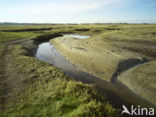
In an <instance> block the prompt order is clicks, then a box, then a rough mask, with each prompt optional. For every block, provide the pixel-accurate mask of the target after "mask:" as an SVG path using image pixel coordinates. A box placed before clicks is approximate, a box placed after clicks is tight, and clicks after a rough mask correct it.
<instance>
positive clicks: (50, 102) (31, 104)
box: [0, 24, 156, 117]
mask: <svg viewBox="0 0 156 117" xmlns="http://www.w3.org/2000/svg"><path fill="white" fill-rule="evenodd" d="M44 28H52V29H51V30H40V29H44ZM33 29H35V30H34V31H31V30H33ZM4 30H5V31H8V32H4ZM16 30H18V31H19V32H15V31H16ZM66 33H69V34H70V33H72V34H73V33H75V34H80V35H90V36H91V38H90V39H86V40H78V39H73V38H69V39H66V38H59V39H54V40H52V41H51V42H52V43H53V44H54V46H55V47H56V48H57V50H58V51H60V53H61V54H62V55H63V56H65V57H66V58H68V59H70V60H71V61H72V62H73V63H74V64H75V63H76V64H78V66H79V69H80V70H82V71H85V72H88V73H90V74H92V75H95V76H98V77H100V78H101V79H104V80H107V81H109V82H110V81H111V77H112V75H113V73H114V72H115V71H116V69H117V66H118V64H119V63H120V62H121V61H123V60H127V59H129V58H138V57H145V58H147V59H151V60H153V59H155V57H156V54H155V53H156V36H155V34H156V25H155V24H139V25H137V24H135V25H134V24H103V25H98V24H97V25H96V24H94V25H87V24H84V25H19V26H0V95H1V97H0V101H1V104H2V99H4V96H5V98H6V99H5V100H3V101H5V103H4V102H3V104H4V105H1V106H3V108H4V107H5V109H4V110H1V111H0V114H1V115H0V116H2V117H18V116H19V117H20V116H43V117H44V116H45V117H47V116H54V117H58V116H63V117H73V116H74V117H81V116H82V117H83V116H84V117H87V116H88V117H89V116H93V117H94V116H99V117H102V116H108V117H109V116H110V117H111V116H113V117H114V116H118V112H117V110H116V109H115V108H113V107H112V106H111V104H110V103H109V102H108V101H107V99H106V97H105V96H103V95H101V94H100V93H98V92H97V90H96V89H95V87H94V86H93V85H89V84H83V83H81V82H76V81H73V80H72V79H71V78H68V77H67V76H66V75H65V74H64V73H63V72H62V71H61V70H60V69H58V68H56V67H54V66H52V65H50V64H48V63H45V62H42V61H39V60H37V59H35V58H33V57H30V56H29V52H30V50H29V48H25V47H26V44H23V45H24V47H23V46H16V47H15V48H14V49H13V48H11V47H12V46H14V44H12V43H10V42H12V41H15V40H22V39H25V38H31V39H34V40H36V41H37V42H39V43H40V42H44V41H48V40H49V39H50V38H53V37H56V36H60V35H62V34H66ZM10 44H12V45H10ZM27 44H30V43H27ZM8 46H9V48H10V51H9V52H5V49H6V48H8ZM30 46H31V45H29V46H27V47H30ZM12 49H13V52H12V51H11V50H12ZM6 55H7V56H8V57H6ZM4 58H5V59H6V60H9V61H4ZM10 58H12V59H10ZM4 67H5V71H4V70H3V68H4ZM155 67H156V64H155V62H154V61H152V62H150V63H148V64H144V65H141V66H139V67H138V68H135V69H131V70H130V71H129V70H128V71H127V72H125V75H124V74H122V75H123V76H121V77H120V78H119V80H120V81H121V82H123V83H124V84H125V85H126V86H128V87H129V88H130V89H131V90H133V91H134V92H136V93H137V94H139V95H141V96H142V97H144V98H146V99H147V100H149V101H150V102H153V103H155V98H153V97H155V93H154V91H155V77H154V76H155ZM7 70H8V71H7ZM4 74H5V76H7V77H6V80H4V77H3V75H4ZM4 81H5V82H4ZM3 83H5V86H4V84H3ZM101 85H102V86H103V84H102V83H101ZM108 85H110V83H109V84H108ZM104 87H106V89H109V88H108V87H107V86H104ZM110 87H111V88H113V87H114V86H113V85H111V86H110ZM4 90H6V91H7V94H5V95H4ZM109 90H112V91H115V93H116V92H121V94H122V96H121V97H124V94H125V93H124V92H122V90H123V89H122V90H121V91H119V90H120V89H109ZM123 91H124V90H123ZM152 96H153V97H152ZM125 98H127V97H126V96H125ZM132 99H135V97H131V95H130V96H129V100H132ZM137 99H138V98H137ZM137 99H136V100H137ZM127 100H128V99H127ZM130 102H132V101H130Z"/></svg>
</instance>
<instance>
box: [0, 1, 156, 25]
mask: <svg viewBox="0 0 156 117" xmlns="http://www.w3.org/2000/svg"><path fill="white" fill-rule="evenodd" d="M0 22H17V23H156V0H0Z"/></svg>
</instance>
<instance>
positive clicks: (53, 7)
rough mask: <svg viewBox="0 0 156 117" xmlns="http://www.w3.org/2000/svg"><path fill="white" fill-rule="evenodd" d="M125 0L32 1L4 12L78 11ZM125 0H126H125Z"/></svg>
mask: <svg viewBox="0 0 156 117" xmlns="http://www.w3.org/2000/svg"><path fill="white" fill-rule="evenodd" d="M124 1H125V0H75V1H74V0H63V1H61V0H59V1H58V2H56V1H49V2H46V3H33V4H31V5H29V4H27V5H24V6H16V7H14V8H10V10H8V9H6V12H7V13H8V14H9V13H10V14H14V15H38V14H39V15H40V14H45V13H46V14H48V13H78V12H86V11H93V10H98V9H100V8H109V7H112V6H113V5H114V6H117V5H121V4H122V3H123V2H124ZM126 1H127V0H126Z"/></svg>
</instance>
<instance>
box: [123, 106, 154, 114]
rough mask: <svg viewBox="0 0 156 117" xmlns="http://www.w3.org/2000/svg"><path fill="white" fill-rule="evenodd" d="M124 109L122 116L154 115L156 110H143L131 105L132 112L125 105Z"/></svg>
mask: <svg viewBox="0 0 156 117" xmlns="http://www.w3.org/2000/svg"><path fill="white" fill-rule="evenodd" d="M122 108H123V110H122V112H121V115H123V114H128V115H154V108H141V107H140V106H138V107H134V106H133V105H131V108H130V109H131V110H128V109H127V107H126V106H125V105H122Z"/></svg>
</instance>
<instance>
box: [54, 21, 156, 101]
mask: <svg viewBox="0 0 156 117" xmlns="http://www.w3.org/2000/svg"><path fill="white" fill-rule="evenodd" d="M83 28H88V29H89V31H86V32H78V33H75V34H81V35H90V36H91V38H90V39H85V40H81V39H74V38H69V39H68V38H65V37H59V38H56V39H52V40H51V43H52V44H53V45H54V46H55V48H57V50H58V51H59V52H60V53H61V54H62V55H63V56H65V57H66V58H67V59H69V60H70V61H72V63H73V64H77V65H78V67H79V69H80V70H83V71H85V72H88V73H90V74H92V75H94V76H97V77H100V78H101V79H104V80H107V81H111V80H112V76H113V74H114V73H115V72H116V70H117V69H118V65H119V64H120V63H124V65H123V68H122V69H125V70H126V69H127V68H126V66H130V64H132V65H131V66H133V63H135V62H132V61H131V62H129V61H127V62H124V61H126V60H128V59H131V58H132V59H136V60H137V59H138V60H142V59H144V58H146V59H147V60H153V59H155V57H156V36H155V34H156V25H155V24H153V25H150V24H144V25H143V24H142V25H141V24H140V25H137V24H111V25H91V26H87V25H84V26H83ZM149 66H150V67H152V68H156V65H155V64H150V65H149ZM124 67H125V68H124ZM150 67H149V68H150ZM149 68H148V67H144V66H140V67H139V69H142V70H143V71H147V72H144V74H143V73H142V72H138V73H136V74H135V75H136V76H135V77H133V80H132V81H131V82H129V81H130V80H131V78H130V77H127V79H128V78H129V80H124V81H123V79H124V77H123V78H122V80H121V82H123V83H124V84H129V85H127V86H128V87H129V88H130V89H132V90H133V91H135V92H136V93H137V94H139V95H141V96H143V97H144V98H145V99H147V100H149V101H150V102H152V103H155V101H154V100H152V99H153V97H155V93H154V91H156V88H153V90H152V91H153V92H152V91H151V93H148V90H149V89H148V88H149V84H150V85H154V84H155V82H152V81H153V80H154V81H155V77H154V76H152V78H149V79H153V80H151V81H150V82H148V85H146V86H145V85H144V86H143V84H140V80H135V79H137V78H136V77H138V75H137V74H140V76H141V79H142V80H143V81H145V80H146V79H147V78H148V76H149V75H148V74H155V73H156V71H155V70H153V71H152V70H149ZM146 69H147V70H146ZM131 74H133V73H131ZM139 79H140V78H139ZM119 80H120V79H119ZM148 81H149V80H148ZM126 82H127V83H126ZM134 82H135V83H134ZM153 83H154V84H153ZM134 84H137V85H135V86H134ZM138 84H140V87H142V88H137V87H138ZM136 89H137V90H136ZM142 90H143V91H144V92H143V91H142Z"/></svg>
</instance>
